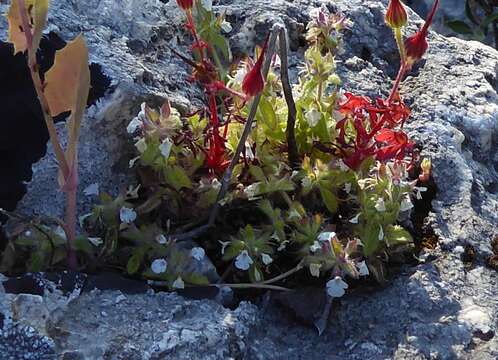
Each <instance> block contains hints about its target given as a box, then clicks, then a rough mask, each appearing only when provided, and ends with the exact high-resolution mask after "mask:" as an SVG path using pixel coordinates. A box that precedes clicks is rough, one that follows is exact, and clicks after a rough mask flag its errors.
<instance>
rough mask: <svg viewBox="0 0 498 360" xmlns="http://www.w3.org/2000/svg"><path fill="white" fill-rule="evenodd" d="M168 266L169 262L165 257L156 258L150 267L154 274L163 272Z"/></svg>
mask: <svg viewBox="0 0 498 360" xmlns="http://www.w3.org/2000/svg"><path fill="white" fill-rule="evenodd" d="M167 268H168V262H167V261H166V260H165V259H156V260H154V261H153V262H152V264H151V266H150V269H151V270H152V272H153V273H154V274H158V275H159V274H163V273H165V272H166V269H167Z"/></svg>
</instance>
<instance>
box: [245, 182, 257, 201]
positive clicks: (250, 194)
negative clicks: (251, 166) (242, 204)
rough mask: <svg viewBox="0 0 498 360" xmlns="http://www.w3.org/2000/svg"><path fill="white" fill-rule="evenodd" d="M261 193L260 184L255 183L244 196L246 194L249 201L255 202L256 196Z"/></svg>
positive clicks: (247, 188) (246, 190)
mask: <svg viewBox="0 0 498 360" xmlns="http://www.w3.org/2000/svg"><path fill="white" fill-rule="evenodd" d="M258 192H259V184H258V183H254V184H251V185H249V186H248V187H246V188H245V189H244V194H246V196H247V198H248V199H249V200H253V199H255V198H256V194H257V193H258Z"/></svg>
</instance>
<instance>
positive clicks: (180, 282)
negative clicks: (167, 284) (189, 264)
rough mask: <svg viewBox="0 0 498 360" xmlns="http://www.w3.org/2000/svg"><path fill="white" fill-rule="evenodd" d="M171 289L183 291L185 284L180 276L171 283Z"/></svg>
mask: <svg viewBox="0 0 498 360" xmlns="http://www.w3.org/2000/svg"><path fill="white" fill-rule="evenodd" d="M173 289H185V282H184V281H183V279H182V277H181V276H178V277H177V278H176V280H175V281H173Z"/></svg>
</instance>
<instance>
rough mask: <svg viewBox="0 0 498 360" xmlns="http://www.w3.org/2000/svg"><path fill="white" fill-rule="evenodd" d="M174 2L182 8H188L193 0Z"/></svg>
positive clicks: (191, 5) (192, 4)
mask: <svg viewBox="0 0 498 360" xmlns="http://www.w3.org/2000/svg"><path fill="white" fill-rule="evenodd" d="M176 3H177V4H178V6H179V7H181V8H182V9H183V10H190V9H192V7H193V6H194V0H176Z"/></svg>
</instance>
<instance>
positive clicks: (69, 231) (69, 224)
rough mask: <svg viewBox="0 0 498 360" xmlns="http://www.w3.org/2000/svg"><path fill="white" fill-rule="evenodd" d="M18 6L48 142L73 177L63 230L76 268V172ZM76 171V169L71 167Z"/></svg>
mask: <svg viewBox="0 0 498 360" xmlns="http://www.w3.org/2000/svg"><path fill="white" fill-rule="evenodd" d="M17 3H18V6H19V13H20V16H21V21H22V26H23V30H24V36H25V37H26V45H27V51H28V68H29V72H30V74H31V79H32V80H33V86H34V88H35V91H36V95H37V97H38V101H39V102H40V106H41V109H42V113H43V118H44V119H45V124H46V126H47V130H48V133H49V137H50V142H51V143H52V146H53V148H54V153H55V157H56V159H57V162H58V166H59V169H60V171H61V173H62V176H63V178H64V180H65V181H71V180H70V177H71V178H73V182H74V183H73V184H70V187H69V190H68V191H67V192H66V224H65V226H64V231H65V232H66V237H67V241H68V266H69V267H70V268H71V269H73V270H74V269H76V266H77V261H76V254H75V252H74V241H75V238H76V190H77V184H76V179H77V177H76V176H74V175H76V174H73V175H72V174H71V169H70V168H69V164H68V162H67V159H66V156H65V154H64V150H63V149H62V146H61V144H60V141H59V137H58V135H57V130H56V129H55V125H54V119H53V118H52V116H51V115H50V107H49V105H48V101H47V98H46V97H45V93H44V92H43V83H42V81H41V77H40V73H39V71H38V68H39V66H38V63H37V61H36V50H37V49H34V48H33V34H32V33H31V26H30V24H29V19H28V13H27V10H26V3H25V1H24V0H17ZM73 170H74V171H77V169H76V168H75V169H73Z"/></svg>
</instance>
